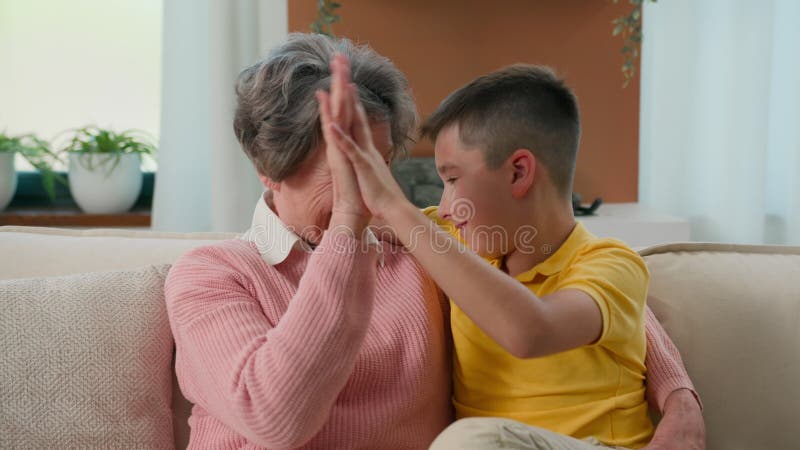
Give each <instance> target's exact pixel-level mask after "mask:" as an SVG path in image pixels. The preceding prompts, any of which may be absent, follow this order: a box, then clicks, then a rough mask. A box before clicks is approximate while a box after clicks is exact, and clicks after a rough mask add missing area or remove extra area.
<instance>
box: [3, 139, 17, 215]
mask: <svg viewBox="0 0 800 450" xmlns="http://www.w3.org/2000/svg"><path fill="white" fill-rule="evenodd" d="M16 154H17V153H16V152H2V153H0V211H2V210H4V209H5V208H6V206H8V204H9V203H11V199H12V198H14V194H15V193H16V192H17V171H16V170H15V169H14V156H15V155H16Z"/></svg>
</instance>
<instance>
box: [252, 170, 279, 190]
mask: <svg viewBox="0 0 800 450" xmlns="http://www.w3.org/2000/svg"><path fill="white" fill-rule="evenodd" d="M258 180H259V181H261V184H262V185H264V187H265V188H267V189H269V190H270V191H274V192H278V191H280V190H281V183H280V182H277V181H272V179H271V178H269V177H267V176H266V175H261V174H260V173H259V174H258Z"/></svg>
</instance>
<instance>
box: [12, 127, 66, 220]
mask: <svg viewBox="0 0 800 450" xmlns="http://www.w3.org/2000/svg"><path fill="white" fill-rule="evenodd" d="M17 153H19V154H20V155H22V157H23V158H25V159H26V160H27V161H28V162H29V163H30V164H31V165H32V166H33V167H34V168H35V169H36V170H37V171H39V173H40V174H41V177H42V185H43V187H44V190H45V192H47V195H48V196H49V197H50V200H51V201H54V200H55V197H56V182H59V183H61V184H63V185H66V184H67V181H66V180H65V179H64V177H63V176H61V175H58V174H57V173H56V172H55V171H54V170H53V164H54V163H55V162H57V161H59V158H58V155H56V154H55V153H54V152H53V151H52V150H50V144H49V143H48V142H47V141H45V140H43V139H39V138H38V137H36V136H35V135H33V134H25V135H21V136H9V135H7V134H5V133H0V211H2V210H3V209H5V207H6V206H8V204H9V203H10V202H11V199H12V198H14V193H15V192H16V190H17V170H16V167H15V164H14V159H15V155H16V154H17Z"/></svg>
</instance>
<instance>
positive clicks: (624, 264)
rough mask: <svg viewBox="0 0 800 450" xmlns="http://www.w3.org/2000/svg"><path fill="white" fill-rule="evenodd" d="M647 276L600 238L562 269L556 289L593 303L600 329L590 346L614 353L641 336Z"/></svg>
mask: <svg viewBox="0 0 800 450" xmlns="http://www.w3.org/2000/svg"><path fill="white" fill-rule="evenodd" d="M649 280H650V273H649V272H648V270H647V266H646V265H645V263H644V260H642V258H641V257H640V256H639V255H638V254H637V253H636V252H634V251H633V250H631V249H630V248H628V247H627V246H625V244H623V243H622V242H620V241H616V240H613V239H603V240H600V241H598V242H595V243H592V244H590V245H588V246H587V247H586V248H585V249H582V251H580V252H579V253H578V254H576V256H575V258H574V259H573V261H572V263H570V264H569V265H568V266H567V267H565V268H564V269H563V270H562V274H561V279H560V282H559V286H558V289H559V290H560V289H578V290H580V291H583V292H585V293H586V294H588V295H589V296H590V297H592V299H594V301H595V302H596V303H597V306H598V307H599V308H600V312H601V314H602V316H603V330H602V333H601V334H600V338H599V339H598V340H597V342H596V343H595V344H594V345H601V346H604V347H607V348H609V349H612V350H615V349H618V348H620V347H624V346H626V345H627V344H628V343H629V342H630V340H631V339H633V338H635V337H637V336H638V335H640V334H642V331H643V327H644V309H645V302H646V299H647V286H648V283H649Z"/></svg>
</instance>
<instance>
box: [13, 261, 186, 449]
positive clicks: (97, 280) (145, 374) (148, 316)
mask: <svg viewBox="0 0 800 450" xmlns="http://www.w3.org/2000/svg"><path fill="white" fill-rule="evenodd" d="M168 270H169V265H160V266H147V267H144V268H140V269H134V270H126V271H114V272H94V273H85V274H77V275H68V276H61V277H52V278H26V279H14V280H5V281H0V448H172V447H174V443H173V436H172V412H171V395H172V383H171V376H172V375H171V368H170V363H171V359H172V349H173V341H172V334H171V332H170V328H169V321H168V318H167V314H166V309H165V305H164V291H163V286H164V278H165V277H166V274H167V271H168Z"/></svg>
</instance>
